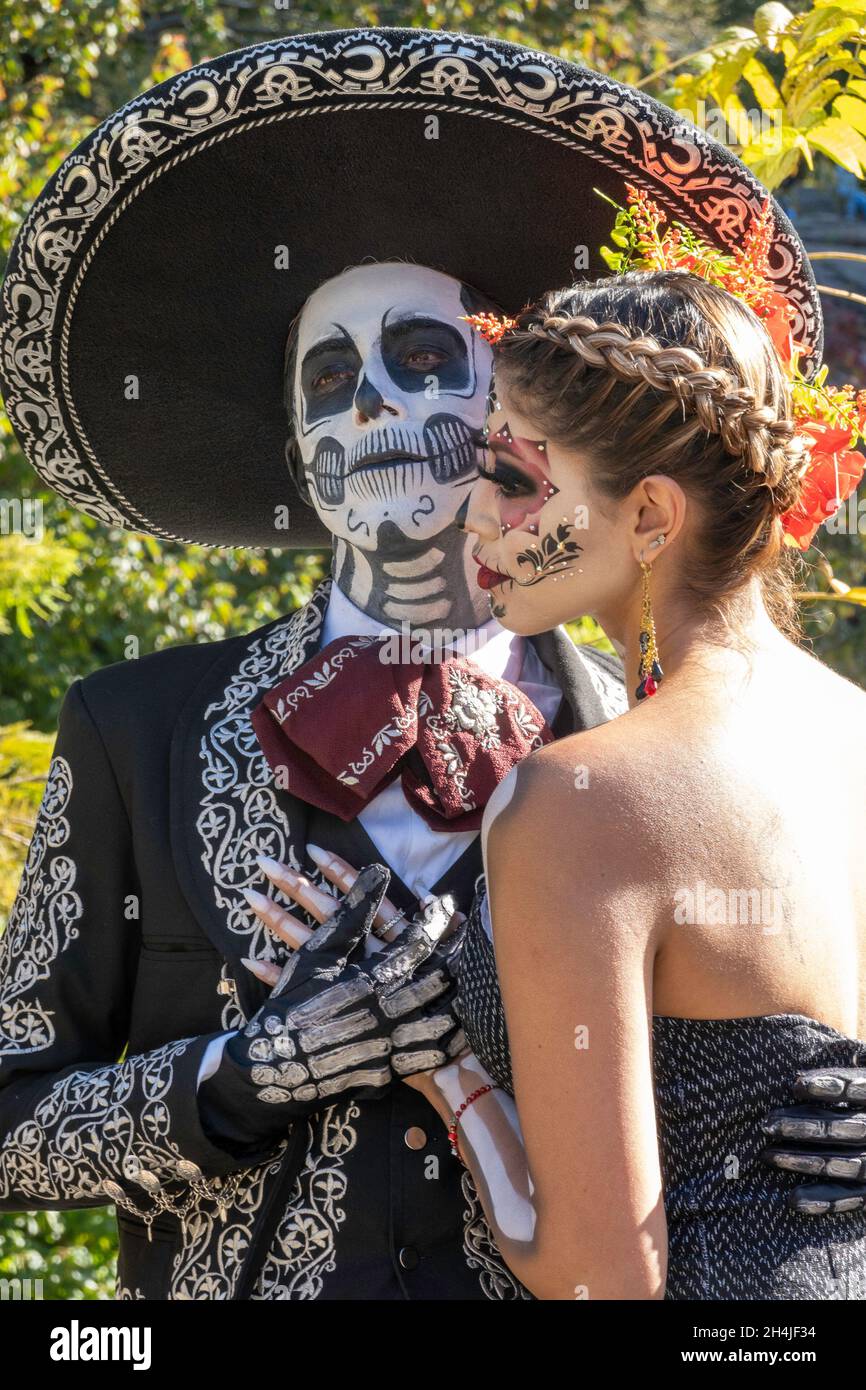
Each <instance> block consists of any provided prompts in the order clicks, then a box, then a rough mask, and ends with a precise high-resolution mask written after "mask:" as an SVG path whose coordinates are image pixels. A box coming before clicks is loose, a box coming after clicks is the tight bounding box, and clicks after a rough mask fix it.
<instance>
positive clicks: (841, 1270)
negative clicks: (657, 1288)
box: [459, 895, 866, 1300]
mask: <svg viewBox="0 0 866 1390" xmlns="http://www.w3.org/2000/svg"><path fill="white" fill-rule="evenodd" d="M482 902H483V899H482V897H481V895H479V896H477V897H476V899H475V903H474V904H473V908H472V911H471V913H470V917H469V922H468V924H467V931H466V939H465V944H464V947H463V952H462V957H461V963H460V1004H459V1007H460V1010H461V1013H462V1018H463V1027H464V1030H465V1033H466V1038H467V1041H468V1043H469V1046H470V1047H471V1048H472V1050H473V1052H474V1053H475V1055H476V1056H477V1057H478V1059H479V1060H480V1061H481V1062H482V1063H483V1065H484V1067H485V1068H486V1069H487V1071H488V1072H489V1073H490V1076H491V1077H492V1078H493V1080H494V1081H495V1082H496V1084H497V1085H498V1086H501V1087H502V1088H503V1089H504V1090H506V1091H508V1092H509V1094H511V1095H513V1094H514V1089H513V1083H512V1077H511V1056H510V1053H509V1048H508V1032H507V1029H506V1025H505V1013H504V1009H503V1005H502V998H501V995H500V993H499V983H498V980H497V976H496V962H495V957H494V953H493V944H492V941H491V938H490V935H489V917H488V914H487V912H486V903H485V904H484V908H485V910H484V911H483V912H482ZM831 1065H834V1066H866V1043H864V1042H862V1041H861V1040H859V1039H856V1038H847V1037H845V1036H844V1035H843V1034H841V1033H837V1032H836V1030H835V1029H833V1028H828V1027H827V1026H826V1025H825V1024H823V1023H819V1022H817V1020H815V1019H813V1018H807V1017H805V1016H804V1015H802V1014H770V1015H767V1016H762V1017H750V1018H724V1019H690V1018H668V1017H662V1016H659V1015H656V1016H655V1017H654V1018H653V1073H654V1086H655V1100H656V1113H657V1117H658V1129H659V1149H660V1154H661V1161H662V1179H663V1185H664V1203H665V1214H666V1217H667V1223H668V1278H667V1287H666V1293H665V1297H666V1298H667V1299H672V1300H683V1299H700V1300H713V1299H772V1300H776V1299H780V1300H781V1299H833V1300H843V1299H858V1300H863V1299H866V1212H864V1211H858V1212H846V1213H841V1214H839V1215H835V1216H803V1215H800V1214H798V1213H797V1212H795V1211H793V1210H792V1209H791V1208H790V1207H789V1206H788V1204H787V1200H786V1198H787V1194H788V1193H789V1192H790V1190H791V1189H792V1188H794V1187H796V1186H797V1184H798V1182H803V1181H807V1179H804V1178H803V1177H802V1176H798V1175H796V1174H793V1173H785V1172H781V1171H779V1170H776V1169H773V1168H769V1167H767V1166H766V1164H764V1163H762V1162H761V1158H760V1153H761V1150H762V1149H763V1148H764V1147H765V1146H766V1143H767V1140H766V1138H765V1137H764V1136H763V1134H762V1132H761V1120H762V1119H763V1118H764V1117H765V1116H766V1115H767V1113H768V1111H769V1110H771V1109H773V1107H774V1106H779V1105H786V1104H790V1103H791V1100H792V1084H793V1080H794V1077H795V1075H796V1073H797V1072H799V1071H803V1070H805V1069H807V1068H813V1067H820V1066H831ZM610 1197H611V1200H615V1197H616V1181H615V1179H614V1180H613V1181H612V1182H611V1188H610Z"/></svg>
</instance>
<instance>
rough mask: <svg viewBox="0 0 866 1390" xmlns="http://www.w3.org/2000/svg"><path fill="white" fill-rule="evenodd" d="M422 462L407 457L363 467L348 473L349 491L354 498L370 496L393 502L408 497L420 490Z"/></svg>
mask: <svg viewBox="0 0 866 1390" xmlns="http://www.w3.org/2000/svg"><path fill="white" fill-rule="evenodd" d="M424 467H425V465H424V463H423V462H422V461H421V460H415V459H409V460H407V461H406V462H405V463H401V462H399V461H396V460H395V462H393V463H387V464H379V466H378V467H376V468H365V469H364V470H363V471H362V472H360V473H350V474H349V478H348V484H349V492H350V493H351V495H352V496H353V497H355V498H358V499H362V498H372V499H375V500H378V501H380V502H393V501H395V500H396V499H397V498H398V497H409V496H411V494H412V493H417V492H419V491H420V490H421V484H422V483H423V481H424Z"/></svg>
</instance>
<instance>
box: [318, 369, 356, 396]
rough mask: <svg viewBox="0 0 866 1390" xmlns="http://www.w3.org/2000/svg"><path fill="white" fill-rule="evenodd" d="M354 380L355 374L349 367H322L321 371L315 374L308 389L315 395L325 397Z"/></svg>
mask: <svg viewBox="0 0 866 1390" xmlns="http://www.w3.org/2000/svg"><path fill="white" fill-rule="evenodd" d="M354 379H355V373H354V371H353V370H352V369H351V368H350V367H323V368H322V370H321V371H318V372H316V374H315V376H314V377H313V379H312V381H311V382H310V387H311V390H313V391H315V392H316V394H317V395H325V394H327V392H329V391H335V390H336V389H337V388H338V387H340V386H344V385H345V383H346V382H347V381H354Z"/></svg>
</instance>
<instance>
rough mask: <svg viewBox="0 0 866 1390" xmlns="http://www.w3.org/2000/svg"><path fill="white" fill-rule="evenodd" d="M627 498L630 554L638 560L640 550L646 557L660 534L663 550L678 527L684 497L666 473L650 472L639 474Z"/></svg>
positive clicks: (683, 510) (680, 521)
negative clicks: (631, 526)
mask: <svg viewBox="0 0 866 1390" xmlns="http://www.w3.org/2000/svg"><path fill="white" fill-rule="evenodd" d="M631 500H632V503H633V506H632V508H631V514H632V517H633V535H632V545H633V549H634V556H635V559H636V560H640V558H641V552H643V558H644V559H645V560H646V559H650V558H651V556H652V555H653V554H655V553H656V551H657V550H658V549H659V548H660V547H659V545H658V538H659V536H664V541H662V542H661V544H662V545H663V546H664V548H665V550H667V549H668V547H669V546H670V545H671V543H672V542H673V541H674V540H675V539H676V537H677V536H678V534H679V532H680V531H681V530H682V527H683V523H684V521H685V517H686V509H687V506H688V499H687V497H686V494H685V492H684V491H683V489H682V488H681V487H680V484H679V483H678V482H676V481H675V479H674V478H669V477H668V475H667V474H666V473H651V474H650V475H649V477H646V478H641V480H640V482H639V483H638V484H637V486H636V487H635V489H634V492H633V494H632V499H631ZM651 545H652V547H653V548H652V551H651V550H650V546H651Z"/></svg>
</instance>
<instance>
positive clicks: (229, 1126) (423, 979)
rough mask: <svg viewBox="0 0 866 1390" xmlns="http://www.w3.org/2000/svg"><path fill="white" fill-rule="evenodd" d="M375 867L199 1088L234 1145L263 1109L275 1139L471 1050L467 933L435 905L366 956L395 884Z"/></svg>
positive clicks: (213, 1121) (208, 1116) (448, 905)
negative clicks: (461, 973)
mask: <svg viewBox="0 0 866 1390" xmlns="http://www.w3.org/2000/svg"><path fill="white" fill-rule="evenodd" d="M390 878H391V875H390V873H389V871H388V870H387V869H386V868H384V867H383V866H382V865H381V864H371V865H369V866H368V867H367V868H366V869H364V870H362V872H361V873H360V874H359V875H358V877H357V879H356V881H355V883H354V884H353V886H352V887H351V889H350V890H349V892H348V893H347V894H346V896H345V897H344V898H343V900H342V902H341V903H340V906H339V907H338V908H337V910H336V912H335V913H334V915H333V916H332V917H330V918H329V919H328V921H327V922H324V923H323V924H322V926H320V927H319V928H318V929H317V930H316V931H315V932H313V934H312V936H311V937H310V938H309V939H308V940H307V941H306V942H305V943H304V945H303V946H302V947H300V949H299V950H297V951H296V952H295V953H294V954H293V955H292V956H291V958H290V959H289V960H288V961H287V962H286V965H285V967H284V969H283V972H282V975H281V976H280V979H279V980H278V981H277V983H276V985H275V986H274V990H273V993H272V994H271V996H270V998H269V999H267V1000H266V1002H265V1003H264V1004H263V1005H262V1007H261V1008H260V1009H259V1011H258V1013H256V1014H255V1015H254V1016H253V1018H251V1019H250V1021H249V1023H248V1024H247V1025H246V1027H245V1028H244V1029H243V1030H242V1031H241V1032H239V1033H236V1034H235V1036H234V1037H233V1038H230V1039H229V1041H228V1042H227V1043H226V1046H225V1050H224V1052H223V1057H222V1060H221V1063H220V1066H219V1068H218V1070H217V1072H216V1073H215V1075H214V1076H213V1077H210V1078H208V1080H207V1081H204V1082H203V1083H202V1085H201V1086H200V1088H199V1097H200V1102H201V1104H202V1115H203V1119H204V1122H205V1123H206V1124H207V1126H208V1127H209V1128H210V1129H211V1130H213V1131H214V1132H215V1133H217V1134H218V1136H219V1141H220V1143H221V1144H222V1145H223V1146H225V1147H227V1146H228V1145H229V1144H231V1145H235V1146H236V1145H243V1144H244V1143H248V1142H249V1138H250V1134H251V1133H256V1134H258V1135H260V1133H261V1127H262V1118H263V1116H262V1113H261V1112H260V1111H258V1109H257V1114H256V1117H255V1120H254V1121H253V1120H251V1117H250V1110H249V1106H250V1102H251V1101H253V1102H264V1103H265V1104H266V1105H267V1107H268V1108H269V1110H271V1111H272V1112H273V1117H274V1129H275V1132H279V1131H280V1130H281V1129H283V1128H285V1127H286V1126H287V1125H288V1124H291V1123H292V1122H293V1121H294V1120H295V1119H297V1118H299V1117H301V1116H305V1115H308V1114H311V1113H313V1112H314V1111H316V1110H320V1109H321V1108H322V1106H323V1104H324V1105H326V1104H328V1103H330V1102H331V1101H333V1100H334V1099H336V1098H339V1097H342V1096H344V1095H347V1094H350V1095H351V1096H352V1097H353V1098H354V1099H355V1100H363V1099H371V1098H373V1097H375V1096H379V1095H381V1094H382V1093H383V1092H384V1091H385V1089H386V1088H387V1087H388V1086H389V1084H390V1083H391V1082H392V1081H393V1080H394V1079H395V1077H400V1076H408V1075H412V1074H414V1073H416V1072H422V1071H430V1070H432V1069H433V1068H435V1067H439V1066H444V1065H445V1063H446V1062H447V1061H448V1060H450V1059H451V1058H452V1057H454V1056H456V1055H457V1054H458V1053H459V1052H460V1051H462V1050H463V1049H464V1048H465V1045H466V1044H465V1040H464V1038H463V1033H462V1030H461V1028H460V1024H459V1022H458V1019H457V1016H456V1014H455V1012H454V998H455V995H456V979H455V975H456V966H457V961H458V958H459V953H460V949H461V946H462V942H463V931H464V926H463V925H462V924H461V925H455V926H453V927H452V930H451V931H450V932H449V933H448V934H447V936H446V930H447V928H448V927H449V923H452V919H453V918H454V904H453V902H452V901H451V900H450V899H449V898H447V897H445V898H435V899H431V901H430V903H429V904H428V905H427V906H426V907H424V908H423V909H422V910H421V912H420V913H419V914H418V915H417V916H416V918H415V919H413V921H412V922H411V923H410V924H409V926H408V927H407V928H406V929H405V931H404V932H403V933H402V935H401V936H400V937H398V939H397V940H396V941H395V942H393V943H391V945H389V946H388V947H386V948H384V949H383V950H381V951H377V952H374V953H373V954H371V955H370V956H368V957H366V958H365V957H364V948H365V943H366V941H367V937H368V936H369V934H370V931H371V930H372V926H373V921H374V918H375V916H376V912H377V911H378V909H379V905H380V903H381V901H382V898H383V897H384V895H385V892H386V889H387V887H388V884H389V882H390Z"/></svg>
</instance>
